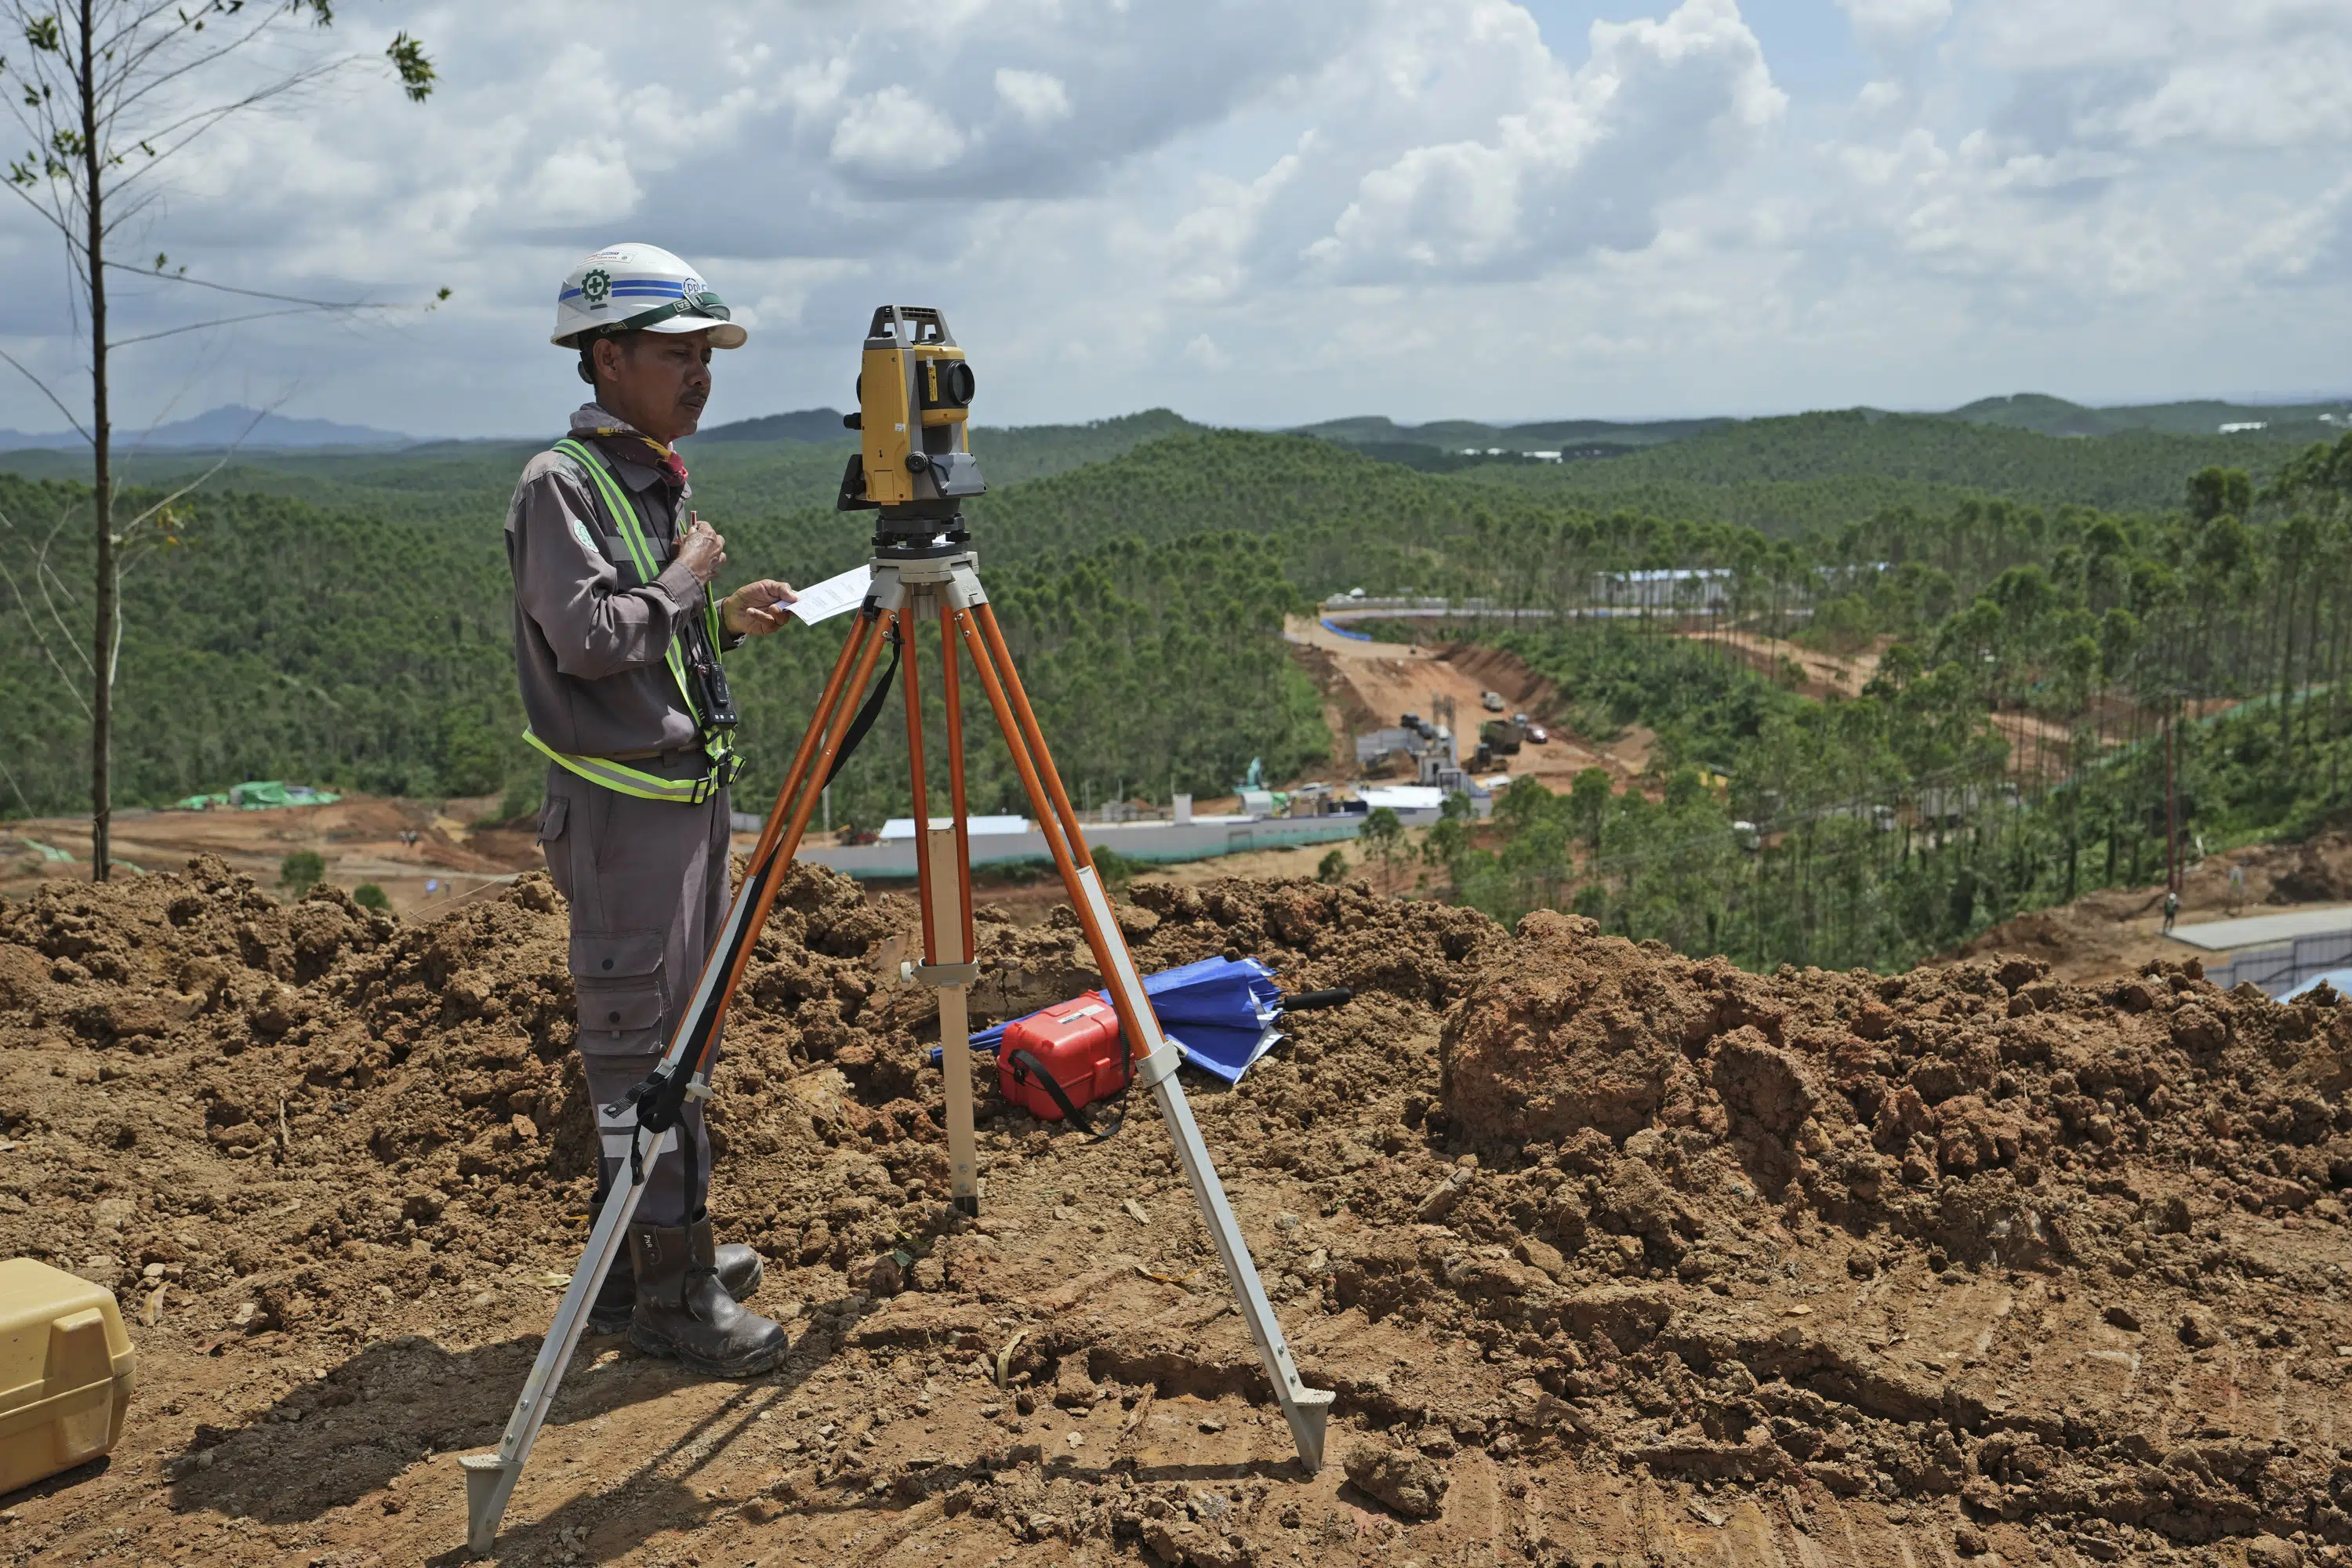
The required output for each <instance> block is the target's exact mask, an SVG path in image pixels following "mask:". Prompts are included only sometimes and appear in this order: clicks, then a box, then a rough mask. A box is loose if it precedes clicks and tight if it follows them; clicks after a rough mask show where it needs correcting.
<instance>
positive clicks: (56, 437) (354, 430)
mask: <svg viewBox="0 0 2352 1568" xmlns="http://www.w3.org/2000/svg"><path fill="white" fill-rule="evenodd" d="M415 441H416V437H414V436H404V435H402V434H400V432H398V431H396V430H378V429H375V428H374V427H373V426H366V425H338V424H336V423H335V422H334V421H333V420H331V419H289V418H287V417H285V416H283V415H278V414H265V413H263V412H262V411H261V410H259V409H257V408H241V407H238V406H237V405H235V404H231V405H227V406H226V407H221V408H215V409H212V410H210V411H208V412H206V413H203V414H199V415H197V416H195V417H194V418H193V419H182V420H177V421H175V422H173V423H172V424H169V425H158V426H156V427H155V428H154V429H152V430H134V429H131V428H128V427H126V426H121V425H118V426H115V427H114V447H115V450H117V451H121V452H128V451H137V450H141V449H148V450H152V449H153V448H156V447H172V448H174V449H178V448H184V447H232V446H233V447H240V448H245V447H250V448H253V449H256V450H263V451H288V450H298V449H302V448H308V447H407V446H413V445H415ZM81 445H82V438H81V437H79V436H78V435H76V434H74V432H72V431H70V430H44V431H33V432H26V431H22V430H0V452H21V451H26V450H30V449H39V448H64V449H68V450H70V449H72V448H74V447H79V446H81Z"/></svg>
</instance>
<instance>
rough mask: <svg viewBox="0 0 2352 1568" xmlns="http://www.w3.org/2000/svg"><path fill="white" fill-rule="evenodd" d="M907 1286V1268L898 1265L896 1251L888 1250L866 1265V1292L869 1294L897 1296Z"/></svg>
mask: <svg viewBox="0 0 2352 1568" xmlns="http://www.w3.org/2000/svg"><path fill="white" fill-rule="evenodd" d="M906 1288H907V1275H906V1270H904V1269H903V1268H900V1267H899V1265H898V1255H897V1254H896V1253H890V1252H886V1253H884V1254H883V1255H882V1256H881V1257H879V1258H876V1259H875V1260H874V1261H873V1262H871V1263H869V1264H867V1265H866V1294H867V1295H869V1296H874V1297H877V1298H878V1297H883V1296H895V1295H897V1294H898V1292H899V1291H901V1290H903V1289H906Z"/></svg>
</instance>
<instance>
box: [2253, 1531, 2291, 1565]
mask: <svg viewBox="0 0 2352 1568" xmlns="http://www.w3.org/2000/svg"><path fill="white" fill-rule="evenodd" d="M2302 1563H2303V1550H2302V1548H2300V1547H2298V1546H2297V1545H2295V1543H2294V1542H2292V1541H2282V1540H2281V1539H2279V1538H2278V1537H2277V1536H2275V1535H2257V1536H2255V1537H2254V1538H2253V1539H2252V1541H2249V1542H2246V1568H2302Z"/></svg>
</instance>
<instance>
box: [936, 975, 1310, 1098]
mask: <svg viewBox="0 0 2352 1568" xmlns="http://www.w3.org/2000/svg"><path fill="white" fill-rule="evenodd" d="M1143 993H1144V994H1145V995H1146V996H1149V997H1150V999H1151V1011H1152V1014H1153V1016H1156V1017H1157V1018H1159V1020H1160V1032H1161V1033H1162V1034H1164V1035H1166V1036H1167V1037H1169V1038H1170V1039H1171V1040H1173V1041H1175V1042H1176V1045H1177V1047H1178V1048H1179V1049H1181V1051H1182V1052H1183V1053H1184V1059H1185V1061H1186V1062H1187V1063H1189V1064H1190V1065H1192V1066H1193V1067H1196V1068H1200V1069H1201V1070H1202V1072H1205V1073H1207V1074H1208V1075H1209V1076H1210V1077H1212V1078H1216V1079H1223V1081H1224V1082H1226V1083H1237V1082H1239V1081H1240V1080H1241V1076H1242V1074H1243V1073H1244V1072H1246V1071H1248V1070H1249V1066H1250V1064H1251V1063H1252V1062H1254V1061H1255V1060H1257V1058H1260V1057H1262V1056H1264V1055H1265V1053H1266V1052H1267V1050H1269V1049H1270V1048H1271V1047H1273V1046H1274V1044H1275V1042H1276V1041H1277V1040H1279V1039H1281V1038H1282V1032H1281V1029H1280V1028H1279V1027H1278V1025H1277V1021H1278V1019H1279V1018H1280V1016H1281V1007H1282V988H1281V987H1280V986H1279V985H1277V984H1275V979H1274V974H1273V972H1272V971H1270V970H1268V969H1267V968H1266V966H1265V964H1263V963H1259V962H1258V961H1257V960H1256V959H1255V958H1240V959H1232V958H1204V959H1202V960H1200V961H1199V962H1198V963H1186V964H1181V965H1179V966H1178V967H1176V968H1174V969H1163V970H1161V971H1160V973H1157V974H1149V975H1146V976H1144V980H1143ZM1094 994H1095V995H1096V996H1098V997H1100V998H1101V999H1102V1000H1103V1001H1105V1002H1108V1001H1109V1000H1110V998H1109V997H1108V995H1105V994H1103V993H1102V992H1099V991H1097V992H1095V993H1094ZM1028 1016H1033V1017H1034V1016H1035V1015H1034V1014H1032V1015H1028ZM1019 1021H1020V1020H1018V1019H1010V1018H1009V1019H1007V1020H1005V1022H1004V1023H1002V1024H994V1025H991V1026H989V1027H987V1028H985V1029H982V1030H981V1031H980V1032H979V1033H978V1034H976V1035H974V1036H972V1037H971V1045H972V1048H973V1049H974V1050H982V1051H989V1052H994V1051H995V1050H996V1048H997V1047H998V1046H999V1045H1000V1044H1001V1043H1002V1042H1003V1039H1004V1031H1005V1030H1006V1029H1007V1028H1008V1027H1010V1026H1012V1025H1013V1024H1015V1023H1018V1022H1019ZM939 1059H940V1053H939V1051H938V1050H937V1049H936V1048H934V1049H933V1050H932V1052H931V1060H932V1061H933V1062H934V1063H937V1062H938V1061H939Z"/></svg>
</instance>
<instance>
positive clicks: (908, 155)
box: [828, 85, 964, 175]
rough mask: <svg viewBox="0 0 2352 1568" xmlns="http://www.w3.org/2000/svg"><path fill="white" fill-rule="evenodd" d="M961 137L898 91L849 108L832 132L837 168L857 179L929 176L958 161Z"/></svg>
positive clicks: (928, 107)
mask: <svg viewBox="0 0 2352 1568" xmlns="http://www.w3.org/2000/svg"><path fill="white" fill-rule="evenodd" d="M963 146H964V141H963V132H961V131H958V130H957V129H956V128H955V124H954V122H953V121H950V120H949V119H948V117H947V116H946V115H944V114H942V113H940V111H939V110H937V109H935V108H933V107H932V106H931V105H930V104H928V103H926V102H924V101H923V100H921V99H919V98H917V97H916V96H915V95H914V94H913V93H911V92H909V91H908V90H907V89H905V88H903V87H898V86H896V85H893V86H890V87H886V88H884V89H881V90H880V91H879V92H874V93H869V94H867V95H866V97H864V98H861V99H859V100H856V102H855V103H852V104H851V105H850V106H849V111H848V112H847V113H845V114H844V115H843V116H842V117H841V120H840V122H839V123H837V124H836V125H835V126H834V128H833V142H832V144H831V146H830V148H829V149H828V150H829V151H830V153H832V156H833V161H834V162H835V163H841V164H844V165H846V166H847V167H849V168H851V169H854V170H856V172H858V173H860V174H883V175H889V174H901V173H912V174H929V173H931V172H932V171H933V170H936V169H944V168H946V167H947V166H948V165H949V164H950V163H954V162H955V161H956V160H957V159H958V158H961V157H962V156H963Z"/></svg>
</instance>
